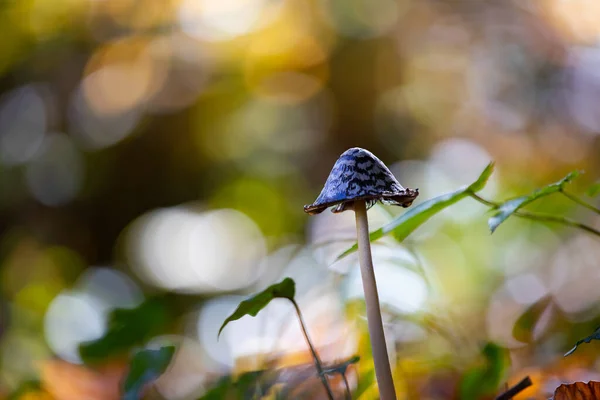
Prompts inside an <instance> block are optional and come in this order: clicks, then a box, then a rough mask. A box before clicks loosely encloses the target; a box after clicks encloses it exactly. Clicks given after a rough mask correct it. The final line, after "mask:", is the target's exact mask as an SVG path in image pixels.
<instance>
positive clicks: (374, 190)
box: [304, 147, 419, 214]
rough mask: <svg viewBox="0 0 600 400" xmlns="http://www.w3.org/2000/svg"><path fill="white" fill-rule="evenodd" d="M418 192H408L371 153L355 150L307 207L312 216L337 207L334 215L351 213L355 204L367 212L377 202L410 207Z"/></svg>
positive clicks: (336, 167)
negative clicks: (358, 203)
mask: <svg viewBox="0 0 600 400" xmlns="http://www.w3.org/2000/svg"><path fill="white" fill-rule="evenodd" d="M418 195H419V189H416V190H411V189H408V188H407V189H405V188H403V187H402V185H400V183H398V181H397V180H396V178H395V177H394V175H392V173H391V172H390V170H389V169H388V167H386V166H385V164H384V163H383V162H382V161H381V160H380V159H379V158H377V157H376V156H375V155H374V154H373V153H371V152H370V151H368V150H365V149H361V148H360V147H354V148H351V149H349V150H346V151H345V152H344V153H343V154H342V155H341V156H340V158H339V159H338V160H337V161H336V163H335V165H334V166H333V168H332V170H331V172H330V173H329V177H328V178H327V182H325V186H324V187H323V190H322V191H321V194H320V195H319V197H317V200H315V202H314V203H313V204H311V205H308V206H304V211H305V212H307V213H309V214H319V213H321V212H323V210H325V209H326V208H328V207H331V206H335V207H334V208H333V209H332V210H331V211H332V212H334V213H338V212H342V211H346V210H352V209H353V205H354V202H355V201H358V200H364V201H365V202H366V204H367V208H369V207H372V206H373V205H374V204H375V203H376V202H378V201H381V202H382V203H384V204H392V205H397V206H402V207H409V206H410V205H411V204H412V202H413V201H414V199H415V198H416V197H417V196H418Z"/></svg>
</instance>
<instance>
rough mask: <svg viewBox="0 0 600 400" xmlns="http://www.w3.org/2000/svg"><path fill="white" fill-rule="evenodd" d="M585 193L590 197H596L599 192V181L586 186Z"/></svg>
mask: <svg viewBox="0 0 600 400" xmlns="http://www.w3.org/2000/svg"><path fill="white" fill-rule="evenodd" d="M585 194H586V195H588V196H590V197H596V196H598V195H599V194H600V181H598V182H596V183H594V184H593V185H592V186H590V187H589V188H587V190H586V191H585Z"/></svg>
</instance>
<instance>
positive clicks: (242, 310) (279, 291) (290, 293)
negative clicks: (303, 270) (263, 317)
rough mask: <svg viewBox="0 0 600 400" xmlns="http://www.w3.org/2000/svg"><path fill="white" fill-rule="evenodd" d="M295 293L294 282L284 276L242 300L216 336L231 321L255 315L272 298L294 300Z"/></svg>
mask: <svg viewBox="0 0 600 400" xmlns="http://www.w3.org/2000/svg"><path fill="white" fill-rule="evenodd" d="M295 294H296V284H295V282H294V281H293V279H291V278H285V279H284V280H282V281H281V282H279V283H276V284H274V285H271V286H269V287H268V288H266V289H265V290H263V291H262V292H260V293H258V294H256V295H254V296H252V297H251V298H249V299H248V300H244V301H242V302H241V303H240V304H239V305H238V307H237V308H236V310H235V311H234V312H233V314H231V315H230V316H229V317H227V319H226V320H225V322H223V325H221V328H220V329H219V334H218V336H220V335H221V331H222V330H223V328H225V326H226V325H227V324H228V323H230V322H231V321H236V320H238V319H240V318H242V317H244V316H246V315H250V316H252V317H256V315H257V314H258V313H259V312H260V310H262V309H263V308H265V307H266V306H267V305H268V304H269V303H270V302H271V300H273V299H278V298H279V299H282V298H283V299H288V300H292V301H293V300H294V295H295Z"/></svg>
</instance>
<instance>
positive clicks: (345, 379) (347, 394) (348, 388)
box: [342, 373, 352, 400]
mask: <svg viewBox="0 0 600 400" xmlns="http://www.w3.org/2000/svg"><path fill="white" fill-rule="evenodd" d="M342 379H343V380H344V386H345V387H346V400H352V393H350V384H349V383H348V378H346V374H345V373H342Z"/></svg>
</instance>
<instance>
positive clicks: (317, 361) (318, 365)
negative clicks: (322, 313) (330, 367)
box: [290, 299, 334, 400]
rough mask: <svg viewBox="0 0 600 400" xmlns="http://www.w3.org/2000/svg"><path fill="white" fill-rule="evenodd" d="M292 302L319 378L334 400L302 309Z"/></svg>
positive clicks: (330, 398) (330, 399) (328, 394)
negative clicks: (309, 334) (307, 328)
mask: <svg viewBox="0 0 600 400" xmlns="http://www.w3.org/2000/svg"><path fill="white" fill-rule="evenodd" d="M290 301H291V302H292V304H293V305H294V308H295V309H296V314H297V315H298V320H299V321H300V327H301V328H302V333H303V334H304V339H306V343H307V344H308V347H309V348H310V352H311V354H312V356H313V360H314V362H315V368H316V369H317V373H318V374H319V377H320V378H321V382H323V386H325V391H326V392H327V397H328V398H329V400H334V397H333V392H332V391H331V388H330V387H329V382H328V381H327V376H325V374H324V373H323V364H322V363H321V360H320V359H319V355H318V354H317V350H316V349H315V346H314V345H313V343H312V341H311V340H310V336H308V331H307V330H306V325H305V324H304V318H303V317H302V313H301V312H300V307H298V304H297V303H296V301H295V300H293V299H290Z"/></svg>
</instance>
